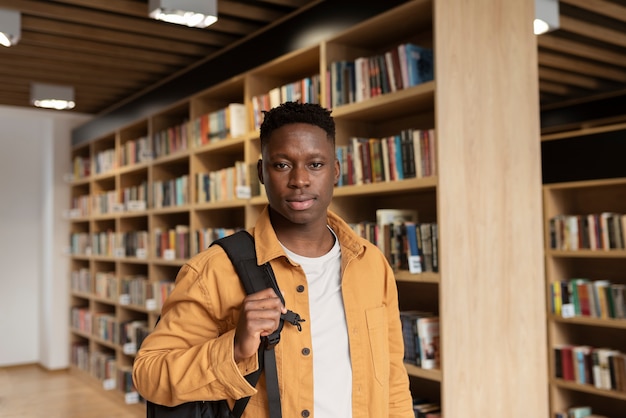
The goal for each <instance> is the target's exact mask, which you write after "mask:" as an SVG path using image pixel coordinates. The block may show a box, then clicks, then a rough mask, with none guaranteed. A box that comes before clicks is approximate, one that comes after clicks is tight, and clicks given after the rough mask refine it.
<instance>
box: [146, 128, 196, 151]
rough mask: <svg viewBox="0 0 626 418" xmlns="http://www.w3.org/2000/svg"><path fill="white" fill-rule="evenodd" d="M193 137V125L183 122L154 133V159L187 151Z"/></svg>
mask: <svg viewBox="0 0 626 418" xmlns="http://www.w3.org/2000/svg"><path fill="white" fill-rule="evenodd" d="M192 135H193V124H192V123H190V122H189V121H185V122H183V123H181V124H178V125H174V126H170V127H169V128H167V129H163V130H161V131H159V132H156V133H155V134H154V137H153V143H152V146H153V147H154V158H160V157H165V156H167V155H170V154H173V153H175V152H179V151H185V150H187V149H188V145H189V143H190V142H191V138H192Z"/></svg>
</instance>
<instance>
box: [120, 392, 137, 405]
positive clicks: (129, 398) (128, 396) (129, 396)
mask: <svg viewBox="0 0 626 418" xmlns="http://www.w3.org/2000/svg"><path fill="white" fill-rule="evenodd" d="M124 401H125V402H126V403H127V404H128V405H130V404H134V403H139V394H138V393H137V392H128V393H125V394H124Z"/></svg>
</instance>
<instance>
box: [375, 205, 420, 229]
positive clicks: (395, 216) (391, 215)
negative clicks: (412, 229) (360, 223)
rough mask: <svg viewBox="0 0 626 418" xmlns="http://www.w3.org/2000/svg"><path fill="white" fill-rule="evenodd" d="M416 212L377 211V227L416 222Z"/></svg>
mask: <svg viewBox="0 0 626 418" xmlns="http://www.w3.org/2000/svg"><path fill="white" fill-rule="evenodd" d="M417 218H418V212H417V209H377V210H376V223H377V224H378V225H383V224H397V223H404V222H417Z"/></svg>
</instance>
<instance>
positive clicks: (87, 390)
mask: <svg viewBox="0 0 626 418" xmlns="http://www.w3.org/2000/svg"><path fill="white" fill-rule="evenodd" d="M0 417H2V418H112V417H115V418H144V417H145V412H142V411H141V409H140V408H139V407H126V406H125V405H124V404H122V403H120V401H117V402H116V401H115V399H112V398H111V397H109V396H108V394H106V393H104V392H103V391H101V390H98V389H97V388H95V387H94V386H93V385H91V384H86V383H85V381H84V380H83V379H81V378H80V377H77V376H75V375H73V374H71V373H69V372H66V371H54V372H47V371H46V370H45V369H43V368H41V367H39V366H35V365H33V366H20V367H9V368H0Z"/></svg>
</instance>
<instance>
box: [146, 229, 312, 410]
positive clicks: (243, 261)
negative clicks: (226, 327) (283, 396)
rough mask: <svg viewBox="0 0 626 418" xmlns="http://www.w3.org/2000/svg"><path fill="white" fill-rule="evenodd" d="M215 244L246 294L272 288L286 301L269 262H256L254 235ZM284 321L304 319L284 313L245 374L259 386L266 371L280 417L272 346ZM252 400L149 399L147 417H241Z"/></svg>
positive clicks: (273, 406) (238, 234)
mask: <svg viewBox="0 0 626 418" xmlns="http://www.w3.org/2000/svg"><path fill="white" fill-rule="evenodd" d="M214 244H217V245H219V246H221V247H222V248H223V249H224V251H226V254H227V255H228V258H229V259H230V261H231V262H232V263H233V266H234V267H235V271H237V274H238V275H239V279H240V280H241V282H242V283H243V285H244V288H245V289H246V293H247V294H252V293H256V292H259V291H261V290H263V289H266V288H268V287H271V288H273V289H274V291H275V292H276V294H277V295H278V297H279V298H280V299H281V301H282V302H283V304H284V303H285V301H284V299H283V296H282V293H281V292H280V290H279V289H278V284H277V283H276V278H275V277H274V272H273V271H272V267H271V266H270V264H269V263H266V264H264V265H262V266H259V265H257V261H256V252H255V250H254V238H253V237H252V235H250V234H249V233H248V232H247V231H244V230H242V231H239V232H236V233H235V234H233V235H230V236H228V237H224V238H220V239H218V240H216V241H214V242H213V244H211V245H214ZM160 318H161V317H160V316H159V319H160ZM284 321H287V322H289V323H291V324H293V325H295V326H296V327H298V330H300V329H301V327H300V322H302V321H304V320H303V319H301V318H300V316H299V315H298V314H296V313H294V312H292V311H288V312H287V313H286V314H284V315H282V316H281V320H280V324H279V326H278V329H277V330H276V331H274V333H273V334H271V335H269V336H267V337H264V338H263V340H262V341H261V345H260V346H259V354H258V356H259V368H258V370H257V371H255V372H254V373H252V374H250V375H247V376H246V377H245V378H246V380H247V381H248V382H249V383H250V384H251V385H252V386H256V384H257V382H258V380H259V376H260V375H261V371H262V370H265V379H266V382H267V397H268V401H269V409H270V417H271V418H280V417H281V416H282V412H281V407H280V393H279V392H278V375H277V373H276V357H275V354H274V350H273V348H274V346H275V345H276V344H278V342H279V341H280V331H281V330H282V328H283V323H284ZM157 323H158V319H157ZM249 400H250V398H249V397H247V398H242V399H239V400H237V401H236V402H235V405H234V406H233V410H232V411H231V410H230V408H229V407H228V403H227V402H226V401H225V400H219V401H195V402H187V403H184V404H181V405H178V406H174V407H168V406H163V405H157V404H155V403H152V402H150V401H146V410H147V418H240V417H241V414H243V411H244V409H245V408H246V405H247V404H248V401H249Z"/></svg>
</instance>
